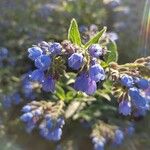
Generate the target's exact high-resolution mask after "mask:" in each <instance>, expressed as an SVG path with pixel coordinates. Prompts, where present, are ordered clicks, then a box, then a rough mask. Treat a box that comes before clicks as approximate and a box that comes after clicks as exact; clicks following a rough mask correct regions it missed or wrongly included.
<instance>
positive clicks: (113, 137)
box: [92, 122, 135, 150]
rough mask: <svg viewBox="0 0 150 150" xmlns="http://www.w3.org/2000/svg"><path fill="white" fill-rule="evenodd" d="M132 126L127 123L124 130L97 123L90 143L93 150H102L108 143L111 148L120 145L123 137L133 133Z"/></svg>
mask: <svg viewBox="0 0 150 150" xmlns="http://www.w3.org/2000/svg"><path fill="white" fill-rule="evenodd" d="M134 131H135V129H134V124H133V123H131V122H130V123H129V124H128V125H126V126H125V128H121V129H120V128H118V127H116V126H110V125H108V124H106V123H104V122H99V123H97V125H96V126H95V128H94V130H93V133H92V143H93V144H94V149H95V150H104V148H105V145H106V144H107V143H108V142H109V143H111V145H112V146H117V145H120V144H122V142H123V140H124V138H125V136H131V135H132V134H133V133H134Z"/></svg>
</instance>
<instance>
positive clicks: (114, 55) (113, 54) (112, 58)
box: [105, 42, 118, 63]
mask: <svg viewBox="0 0 150 150" xmlns="http://www.w3.org/2000/svg"><path fill="white" fill-rule="evenodd" d="M108 50H109V51H110V52H108V55H107V56H106V57H105V60H106V62H107V63H110V62H117V61H118V51H117V45H116V43H115V42H110V43H109V45H108Z"/></svg>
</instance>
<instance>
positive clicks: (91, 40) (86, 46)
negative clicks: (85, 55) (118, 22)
mask: <svg viewBox="0 0 150 150" xmlns="http://www.w3.org/2000/svg"><path fill="white" fill-rule="evenodd" d="M106 30H107V28H106V27H104V28H103V29H102V30H101V31H100V32H98V33H97V34H96V35H95V36H94V37H93V38H91V39H90V40H89V41H88V42H87V43H86V44H85V48H88V47H90V46H91V45H92V44H96V43H98V41H99V39H100V38H101V37H102V35H103V34H104V33H105V32H106Z"/></svg>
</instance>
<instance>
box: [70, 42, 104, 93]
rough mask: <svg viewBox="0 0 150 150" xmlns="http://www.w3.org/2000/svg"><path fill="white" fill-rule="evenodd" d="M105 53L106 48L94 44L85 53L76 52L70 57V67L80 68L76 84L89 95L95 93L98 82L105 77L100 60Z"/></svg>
mask: <svg viewBox="0 0 150 150" xmlns="http://www.w3.org/2000/svg"><path fill="white" fill-rule="evenodd" d="M104 54H105V52H104V49H103V48H102V47H101V46H100V45H99V44H93V45H91V46H90V47H89V48H88V50H87V51H86V52H85V53H79V52H76V53H73V54H72V55H71V56H70V57H69V58H68V65H69V67H70V68H71V69H73V70H80V73H79V74H78V76H77V78H76V80H75V84H74V88H75V89H76V90H77V91H82V92H85V93H86V94H88V95H91V94H94V93H95V91H96V90H97V84H96V83H97V82H100V81H102V80H104V79H105V71H104V69H103V67H102V66H101V65H100V62H99V60H100V57H101V56H103V55H104ZM85 61H86V63H85Z"/></svg>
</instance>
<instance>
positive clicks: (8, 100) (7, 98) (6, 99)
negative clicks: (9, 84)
mask: <svg viewBox="0 0 150 150" xmlns="http://www.w3.org/2000/svg"><path fill="white" fill-rule="evenodd" d="M2 104H3V106H4V108H6V109H7V108H10V107H11V106H12V101H11V97H10V96H9V95H5V96H4V97H3V102H2Z"/></svg>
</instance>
